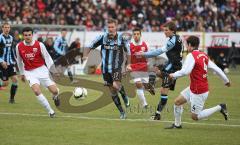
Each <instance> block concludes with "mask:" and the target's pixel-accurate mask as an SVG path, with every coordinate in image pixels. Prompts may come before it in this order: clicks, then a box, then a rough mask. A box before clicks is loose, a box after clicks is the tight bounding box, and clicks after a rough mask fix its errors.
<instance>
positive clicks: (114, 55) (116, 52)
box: [83, 19, 130, 119]
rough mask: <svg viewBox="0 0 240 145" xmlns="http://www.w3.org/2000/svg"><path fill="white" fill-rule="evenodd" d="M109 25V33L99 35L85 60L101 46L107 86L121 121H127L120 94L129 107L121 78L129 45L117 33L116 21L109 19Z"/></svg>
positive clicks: (87, 50)
mask: <svg viewBox="0 0 240 145" xmlns="http://www.w3.org/2000/svg"><path fill="white" fill-rule="evenodd" d="M107 25H108V32H107V33H105V34H104V35H99V36H98V37H97V38H96V39H95V40H94V41H93V42H92V43H91V44H90V46H88V47H87V49H85V50H84V56H83V60H85V59H87V55H88V54H89V53H90V51H91V50H93V49H95V48H97V47H98V46H101V56H102V73H103V79H104V82H105V85H106V86H108V87H109V90H110V92H111V96H112V99H113V102H114V103H115V105H116V106H117V108H118V110H119V111H120V119H125V118H126V114H125V111H124V110H123V108H122V105H121V101H120V99H119V97H118V92H119V93H120V94H121V95H122V98H123V100H124V103H125V106H126V107H128V106H129V105H130V104H129V99H128V96H127V95H126V93H125V91H124V88H123V86H122V84H121V78H122V64H123V61H124V51H125V52H126V53H127V54H128V55H130V49H129V43H128V42H127V40H125V39H124V38H123V36H122V34H121V33H118V32H117V22H116V20H114V19H109V20H108V24H107ZM128 57H129V56H128ZM129 61H130V59H129V58H128V64H130V63H129ZM128 69H130V65H128Z"/></svg>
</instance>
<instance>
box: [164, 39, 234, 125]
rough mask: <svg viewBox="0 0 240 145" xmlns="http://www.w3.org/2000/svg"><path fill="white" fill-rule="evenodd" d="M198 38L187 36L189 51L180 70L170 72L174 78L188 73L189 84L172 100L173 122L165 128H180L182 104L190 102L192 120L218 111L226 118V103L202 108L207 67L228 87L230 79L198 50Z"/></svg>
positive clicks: (204, 99) (206, 84) (205, 94)
mask: <svg viewBox="0 0 240 145" xmlns="http://www.w3.org/2000/svg"><path fill="white" fill-rule="evenodd" d="M198 47H199V38H198V37H196V36H189V38H188V39H187V50H188V52H190V53H189V54H188V55H187V57H186V59H185V61H184V64H183V67H182V69H181V70H179V71H177V72H175V73H171V74H170V75H169V77H170V78H172V79H176V78H179V77H182V76H185V75H188V74H190V81H191V82H190V86H189V87H187V88H186V89H184V90H183V91H182V92H181V94H180V95H179V96H178V97H177V98H176V99H175V101H174V116H175V123H174V124H172V126H170V127H168V128H167V129H172V128H182V126H181V115H182V112H183V106H182V105H183V104H185V103H187V102H188V103H190V105H191V112H192V113H191V114H192V119H193V120H196V121H197V120H201V119H204V118H207V117H209V116H210V115H212V114H213V113H215V112H217V111H220V113H222V114H223V116H224V118H225V120H228V112H227V106H226V104H219V105H217V106H215V107H212V108H209V109H204V110H203V107H204V103H205V101H206V100H207V98H208V94H209V89H208V79H207V73H208V68H210V69H212V70H213V71H215V72H216V73H217V75H218V76H219V77H220V78H221V79H222V80H223V81H224V83H225V86H227V87H230V81H229V79H228V78H227V76H226V75H225V74H224V72H223V71H222V70H221V69H220V68H219V67H218V66H217V65H216V64H214V63H213V62H212V61H211V60H210V59H209V57H208V56H207V54H205V53H204V52H200V51H199V50H198Z"/></svg>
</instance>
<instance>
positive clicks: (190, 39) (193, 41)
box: [187, 35, 200, 49]
mask: <svg viewBox="0 0 240 145" xmlns="http://www.w3.org/2000/svg"><path fill="white" fill-rule="evenodd" d="M187 44H188V45H191V46H192V47H194V48H195V49H198V47H199V44H200V40H199V38H198V37H197V36H193V35H191V36H189V37H188V38H187Z"/></svg>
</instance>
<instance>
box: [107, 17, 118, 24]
mask: <svg viewBox="0 0 240 145" xmlns="http://www.w3.org/2000/svg"><path fill="white" fill-rule="evenodd" d="M107 23H108V24H110V23H114V24H117V20H115V19H113V18H109V19H108V21H107Z"/></svg>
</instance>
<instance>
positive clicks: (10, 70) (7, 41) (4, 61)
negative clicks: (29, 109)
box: [0, 23, 18, 104]
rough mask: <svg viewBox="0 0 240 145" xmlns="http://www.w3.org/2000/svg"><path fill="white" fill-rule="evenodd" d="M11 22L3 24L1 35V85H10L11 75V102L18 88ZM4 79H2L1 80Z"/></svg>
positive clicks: (13, 101)
mask: <svg viewBox="0 0 240 145" xmlns="http://www.w3.org/2000/svg"><path fill="white" fill-rule="evenodd" d="M9 32H10V24H8V23H4V24H3V25H2V34H1V35H0V52H1V53H0V72H1V74H0V76H1V79H0V87H2V86H8V79H9V78H10V77H11V80H12V85H11V89H10V98H9V103H11V104H13V103H15V99H14V98H15V95H16V92H17V88H18V84H17V83H18V80H17V75H16V66H15V64H16V60H15V51H14V49H13V46H12V44H13V37H12V36H11V35H10V34H9ZM1 80H2V81H1Z"/></svg>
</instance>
